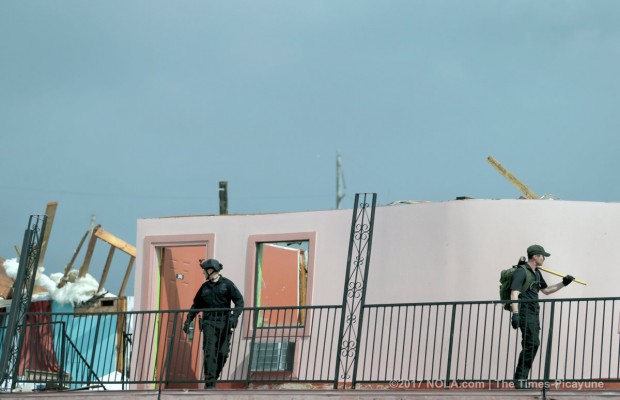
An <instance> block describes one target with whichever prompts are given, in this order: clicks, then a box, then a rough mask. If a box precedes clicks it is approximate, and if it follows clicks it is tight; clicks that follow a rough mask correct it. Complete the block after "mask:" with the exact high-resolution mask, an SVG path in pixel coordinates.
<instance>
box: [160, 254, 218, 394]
mask: <svg viewBox="0 0 620 400" xmlns="http://www.w3.org/2000/svg"><path fill="white" fill-rule="evenodd" d="M206 251H207V249H206V245H200V246H174V247H165V248H162V249H161V285H160V296H159V309H160V310H162V311H164V310H170V311H174V310H187V309H189V308H190V307H191V306H192V302H193V300H194V296H195V295H196V292H197V291H198V289H199V288H200V286H201V285H202V283H203V282H204V275H203V274H202V269H201V268H200V265H199V262H198V260H199V259H203V258H206V257H205V254H206ZM175 314H176V321H175ZM186 317H187V313H174V312H171V313H162V314H161V320H160V323H159V326H160V332H159V336H158V337H159V345H158V352H157V371H158V375H159V373H162V374H163V376H162V378H163V380H164V381H165V380H168V379H169V380H171V381H184V380H185V381H187V380H200V379H202V376H201V374H202V344H201V341H200V330H199V329H198V326H197V323H198V318H196V319H195V320H194V321H195V327H196V328H195V330H194V337H193V340H190V338H189V337H188V335H186V334H185V333H184V332H183V322H184V321H185V318H186ZM173 334H174V343H172V345H173V349H172V353H171V354H168V351H169V349H170V345H171V338H172V337H173ZM200 386H201V385H199V384H197V383H179V384H174V385H166V387H168V388H173V387H174V388H198V387H200Z"/></svg>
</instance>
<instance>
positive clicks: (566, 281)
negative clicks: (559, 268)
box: [562, 275, 575, 286]
mask: <svg viewBox="0 0 620 400" xmlns="http://www.w3.org/2000/svg"><path fill="white" fill-rule="evenodd" d="M574 280H575V277H574V276H572V275H566V276H565V277H564V278H562V284H563V285H564V286H568V285H570V283H571V282H572V281H574Z"/></svg>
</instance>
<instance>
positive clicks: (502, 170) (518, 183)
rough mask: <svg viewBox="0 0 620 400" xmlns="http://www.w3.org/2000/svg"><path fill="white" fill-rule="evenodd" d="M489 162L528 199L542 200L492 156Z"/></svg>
mask: <svg viewBox="0 0 620 400" xmlns="http://www.w3.org/2000/svg"><path fill="white" fill-rule="evenodd" d="M487 161H488V162H489V164H491V165H492V166H493V168H495V169H496V170H497V171H498V172H499V173H500V174H502V175H503V176H504V178H506V179H508V181H509V182H510V183H512V184H513V185H515V186H516V187H517V189H519V190H520V191H521V193H523V194H524V195H525V197H527V198H528V199H540V197H539V196H538V195H536V193H534V192H532V190H530V188H529V187H527V186H525V185H524V184H523V183H522V182H521V181H520V180H518V179H517V178H516V177H515V176H514V175H513V174H511V173H510V172H509V171H508V170H507V169H506V168H504V166H503V165H502V164H500V163H499V161H497V160H496V159H494V158H493V157H492V156H488V157H487Z"/></svg>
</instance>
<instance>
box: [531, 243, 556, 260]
mask: <svg viewBox="0 0 620 400" xmlns="http://www.w3.org/2000/svg"><path fill="white" fill-rule="evenodd" d="M538 254H540V255H541V256H545V257H549V256H550V255H551V254H549V253H547V252H546V251H545V248H544V247H542V246H541V245H539V244H533V245H531V246H530V247H528V248H527V256H528V257H529V258H532V256H535V255H538Z"/></svg>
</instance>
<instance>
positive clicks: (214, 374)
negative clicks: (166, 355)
mask: <svg viewBox="0 0 620 400" xmlns="http://www.w3.org/2000/svg"><path fill="white" fill-rule="evenodd" d="M200 261H201V263H200V267H201V268H202V272H203V273H204V275H205V278H206V282H205V283H203V284H202V286H201V287H200V289H198V292H197V293H196V296H195V297H194V303H193V304H192V309H191V311H190V312H189V313H188V314H187V319H186V320H185V323H184V324H183V331H184V332H185V333H186V334H188V333H189V329H190V324H191V322H192V321H193V320H194V318H195V317H196V314H198V312H199V311H197V310H204V311H203V313H202V321H201V330H202V348H203V351H204V360H203V368H204V375H205V381H206V383H205V388H206V389H212V388H214V387H215V381H216V380H217V379H218V378H219V376H220V373H221V372H222V368H223V367H224V364H225V363H226V360H227V358H228V353H229V351H230V337H231V336H232V332H233V330H234V329H235V328H236V327H237V321H238V320H239V315H241V312H242V311H243V305H244V303H243V296H242V295H241V292H239V289H237V287H236V286H235V284H234V283H233V282H232V281H231V280H230V279H227V278H225V277H223V276H222V275H220V271H221V270H222V267H223V265H222V264H221V263H220V262H219V261H218V260H215V259H208V260H204V261H203V260H200ZM231 301H232V302H233V303H235V308H234V309H233V310H232V311H231V310H230V308H231V307H230V303H231ZM209 309H212V311H209ZM195 310H196V311H195ZM199 320H200V319H199Z"/></svg>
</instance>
